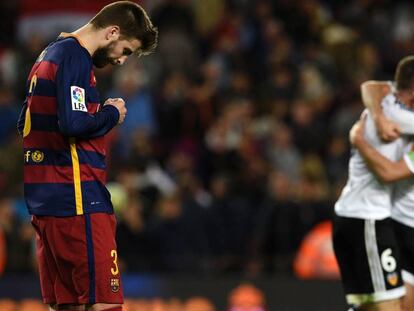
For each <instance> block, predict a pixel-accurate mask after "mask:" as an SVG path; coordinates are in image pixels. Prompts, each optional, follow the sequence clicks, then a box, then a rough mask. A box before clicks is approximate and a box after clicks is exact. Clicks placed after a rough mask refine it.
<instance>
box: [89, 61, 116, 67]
mask: <svg viewBox="0 0 414 311" xmlns="http://www.w3.org/2000/svg"><path fill="white" fill-rule="evenodd" d="M109 64H112V65H114V61H113V60H111V59H105V60H103V59H102V60H93V65H94V66H95V67H96V68H103V67H105V66H107V65H109Z"/></svg>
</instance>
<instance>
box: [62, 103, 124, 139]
mask: <svg viewBox="0 0 414 311" xmlns="http://www.w3.org/2000/svg"><path fill="white" fill-rule="evenodd" d="M118 120H119V112H118V110H117V109H116V107H114V106H111V105H107V106H104V107H103V108H102V110H101V111H100V112H98V113H96V114H94V115H90V114H87V113H85V114H84V115H83V116H82V117H77V118H73V119H69V120H65V118H62V119H60V120H59V121H60V122H59V127H60V130H61V132H62V134H63V135H65V136H69V137H77V138H94V137H100V136H103V135H105V134H106V133H108V132H109V131H110V130H111V129H112V128H113V127H115V126H116V125H117V124H118Z"/></svg>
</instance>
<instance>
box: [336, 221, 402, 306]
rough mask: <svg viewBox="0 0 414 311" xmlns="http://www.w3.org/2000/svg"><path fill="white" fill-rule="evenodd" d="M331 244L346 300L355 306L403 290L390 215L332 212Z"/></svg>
mask: <svg viewBox="0 0 414 311" xmlns="http://www.w3.org/2000/svg"><path fill="white" fill-rule="evenodd" d="M333 244H334V250H335V255H336V259H337V260H338V264H339V268H340V271H341V278H342V284H343V287H344V290H345V294H346V300H347V303H348V304H350V305H353V306H356V307H358V306H360V305H362V304H366V303H372V302H379V301H384V300H390V299H398V298H399V297H402V296H403V295H404V294H405V289H404V286H403V281H402V278H401V271H400V265H401V263H400V251H399V249H398V247H397V243H396V237H395V234H394V231H393V226H392V221H391V219H390V218H387V219H384V220H372V219H367V220H364V219H357V218H348V217H338V216H335V217H334V231H333Z"/></svg>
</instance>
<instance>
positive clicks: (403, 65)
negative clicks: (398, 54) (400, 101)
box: [395, 56, 414, 91]
mask: <svg viewBox="0 0 414 311" xmlns="http://www.w3.org/2000/svg"><path fill="white" fill-rule="evenodd" d="M395 82H396V83H397V90H400V91H403V90H409V89H412V88H413V87H414V56H407V57H404V58H403V59H401V60H400V61H399V62H398V65H397V70H396V71H395Z"/></svg>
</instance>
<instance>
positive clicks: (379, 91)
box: [361, 81, 391, 119]
mask: <svg viewBox="0 0 414 311" xmlns="http://www.w3.org/2000/svg"><path fill="white" fill-rule="evenodd" d="M390 92H391V85H390V83H389V82H387V81H366V82H364V83H362V84H361V95H362V101H363V103H364V106H365V107H367V108H368V110H369V111H370V112H371V114H372V115H373V117H374V119H376V118H381V117H383V116H384V115H383V113H382V109H381V101H382V99H383V98H384V97H385V96H386V95H387V94H388V93H390Z"/></svg>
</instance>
